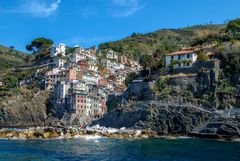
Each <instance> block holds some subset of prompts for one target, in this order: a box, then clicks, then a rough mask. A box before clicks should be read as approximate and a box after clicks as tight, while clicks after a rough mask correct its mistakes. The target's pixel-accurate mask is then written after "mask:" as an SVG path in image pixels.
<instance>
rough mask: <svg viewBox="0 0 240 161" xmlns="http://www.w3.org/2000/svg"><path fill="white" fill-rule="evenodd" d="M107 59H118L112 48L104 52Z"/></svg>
mask: <svg viewBox="0 0 240 161" xmlns="http://www.w3.org/2000/svg"><path fill="white" fill-rule="evenodd" d="M106 58H107V59H112V60H118V53H117V52H115V51H113V50H108V51H107V53H106Z"/></svg>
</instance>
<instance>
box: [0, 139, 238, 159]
mask: <svg viewBox="0 0 240 161" xmlns="http://www.w3.org/2000/svg"><path fill="white" fill-rule="evenodd" d="M0 160H1V161H58V160H63V161H79V160H86V161H95V160H104V161H105V160H106V161H108V160H109V161H112V160H113V161H127V160H133V161H239V160H240V142H239V141H235V142H230V141H229V142H228V141H213V140H200V139H191V138H176V139H164V138H160V139H139V140H133V139H130V140H129V139H109V138H99V137H90V138H75V139H68V140H65V139H56V140H0Z"/></svg>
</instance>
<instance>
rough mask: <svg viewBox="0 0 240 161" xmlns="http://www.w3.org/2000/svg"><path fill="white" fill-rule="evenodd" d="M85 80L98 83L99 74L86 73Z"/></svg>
mask: <svg viewBox="0 0 240 161" xmlns="http://www.w3.org/2000/svg"><path fill="white" fill-rule="evenodd" d="M83 80H84V81H85V82H86V83H87V84H98V80H99V76H98V75H94V74H91V73H84V74H83Z"/></svg>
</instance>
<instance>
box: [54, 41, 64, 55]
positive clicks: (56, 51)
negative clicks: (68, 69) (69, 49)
mask: <svg viewBox="0 0 240 161" xmlns="http://www.w3.org/2000/svg"><path fill="white" fill-rule="evenodd" d="M58 54H61V55H62V56H66V45H65V44H62V43H59V44H58V45H52V47H51V56H52V57H55V56H58Z"/></svg>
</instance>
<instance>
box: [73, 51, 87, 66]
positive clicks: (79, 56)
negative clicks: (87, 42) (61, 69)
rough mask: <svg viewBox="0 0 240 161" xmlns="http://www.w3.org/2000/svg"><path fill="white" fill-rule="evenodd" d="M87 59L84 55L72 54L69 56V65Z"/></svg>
mask: <svg viewBox="0 0 240 161" xmlns="http://www.w3.org/2000/svg"><path fill="white" fill-rule="evenodd" d="M86 58H87V56H86V55H84V54H79V53H77V52H76V53H72V54H71V55H70V62H71V63H77V62H79V61H80V60H84V59H86Z"/></svg>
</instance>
